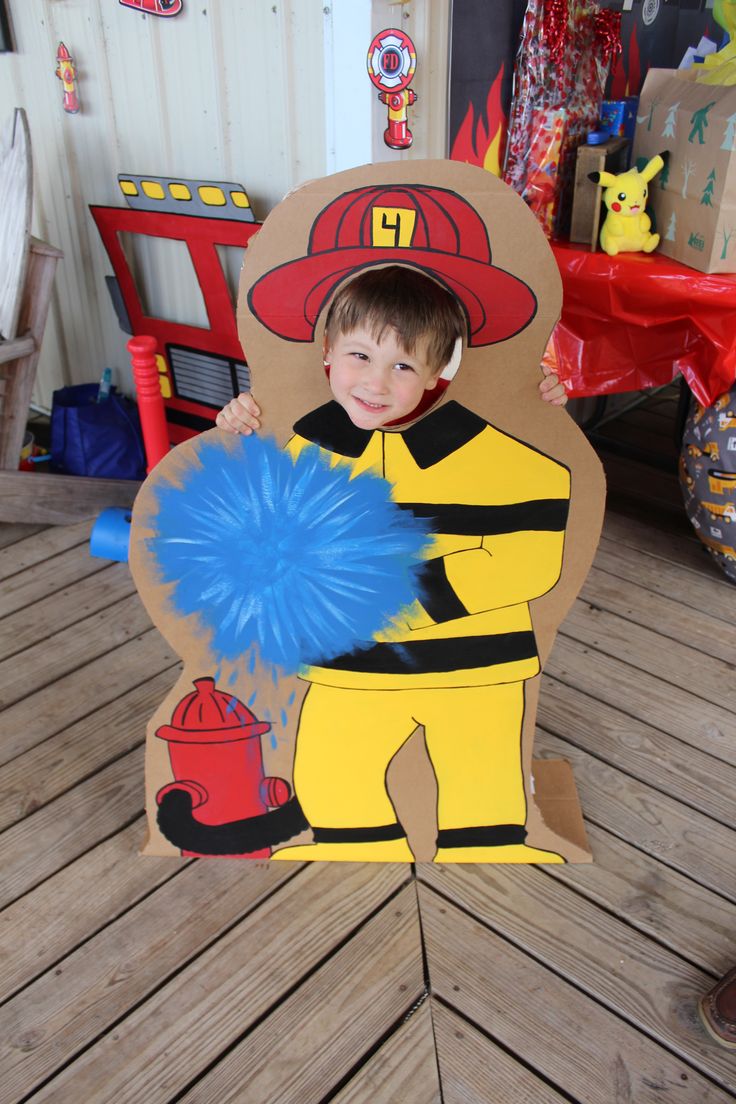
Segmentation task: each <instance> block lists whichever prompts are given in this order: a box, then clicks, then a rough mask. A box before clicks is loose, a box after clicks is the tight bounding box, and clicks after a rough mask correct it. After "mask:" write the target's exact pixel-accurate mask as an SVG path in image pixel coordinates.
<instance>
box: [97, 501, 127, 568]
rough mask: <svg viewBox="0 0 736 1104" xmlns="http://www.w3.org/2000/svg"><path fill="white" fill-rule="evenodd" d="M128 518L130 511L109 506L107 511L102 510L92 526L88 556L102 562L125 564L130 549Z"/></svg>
mask: <svg viewBox="0 0 736 1104" xmlns="http://www.w3.org/2000/svg"><path fill="white" fill-rule="evenodd" d="M130 516H131V515H130V510H124V509H122V508H121V507H119V506H111V507H110V509H109V510H103V511H102V513H101V514H100V515H99V517H98V518H97V521H96V522H95V523H94V525H93V526H92V534H91V536H90V538H89V551H90V555H91V556H99V557H100V559H103V560H117V561H118V563H127V562H128V549H129V547H130Z"/></svg>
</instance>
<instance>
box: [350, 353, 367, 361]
mask: <svg viewBox="0 0 736 1104" xmlns="http://www.w3.org/2000/svg"><path fill="white" fill-rule="evenodd" d="M352 355H353V356H354V357H357V359H358V360H367V359H368V357H367V356H366V354H365V353H353V354H352Z"/></svg>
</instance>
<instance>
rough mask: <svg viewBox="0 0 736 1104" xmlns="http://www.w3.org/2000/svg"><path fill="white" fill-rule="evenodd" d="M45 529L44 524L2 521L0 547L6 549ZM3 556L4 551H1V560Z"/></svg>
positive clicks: (0, 523) (0, 524)
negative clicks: (11, 523) (14, 523)
mask: <svg viewBox="0 0 736 1104" xmlns="http://www.w3.org/2000/svg"><path fill="white" fill-rule="evenodd" d="M43 529H44V527H43V525H22V524H20V523H18V524H16V525H10V524H9V523H7V522H0V549H5V548H7V547H8V546H9V545H11V544H17V543H18V542H19V541H23V540H27V539H28V538H29V537H32V536H34V535H35V534H37V533H42V532H43ZM1 558H2V553H1V552H0V562H1ZM0 574H1V573H0Z"/></svg>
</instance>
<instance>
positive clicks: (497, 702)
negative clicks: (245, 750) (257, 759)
mask: <svg viewBox="0 0 736 1104" xmlns="http://www.w3.org/2000/svg"><path fill="white" fill-rule="evenodd" d="M523 714H524V683H523V682H515V683H507V684H502V685H497V686H476V687H457V688H451V689H432V690H426V689H421V690H345V689H339V688H336V687H331V686H319V685H316V684H315V685H312V686H311V687H310V689H309V692H308V694H307V696H306V698H305V700H304V705H303V708H302V715H301V719H300V723H299V733H298V736H297V745H296V758H295V762H294V789H295V791H296V793H297V795H298V797H299V801H300V802H301V805H302V808H303V810H304V813H305V815H306V817H307V820H308V821H309V823H310V824H311V825H314V826H317V827H320V828H333V827H334V828H351V827H355V828H369V827H374V826H379V825H386V824H391V823H395V822H396V813H395V811H394V808H393V806H392V804H391V801H390V799H389V797H388V794H387V792H386V769H387V767H388V765H389V763H390V762H391V759H392V758H393V756H394V755H395V754H396V752H397V751H398V750H399V748H400V747H401V746H402V744H404V743H405V742H406V740H407V739H408V738H409V737H410V736H411V734H412V732H414V730H415V729H416V728H417V726H418V725H423V726H424V729H425V735H426V741H427V749H428V752H429V756H430V759H431V761H432V765H433V767H434V771H435V774H436V776H437V783H438V792H439V802H438V827H439V828H440V830H442V829H452V828H468V827H475V826H486V825H497V824H517V825H523V824H524V822H525V820H526V799H525V795H524V784H523V775H522V766H521V723H522V719H523Z"/></svg>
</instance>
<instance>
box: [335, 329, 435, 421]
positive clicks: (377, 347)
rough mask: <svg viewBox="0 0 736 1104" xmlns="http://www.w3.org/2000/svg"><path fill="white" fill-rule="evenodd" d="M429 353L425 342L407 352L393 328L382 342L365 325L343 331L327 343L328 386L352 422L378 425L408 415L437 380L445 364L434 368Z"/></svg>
mask: <svg viewBox="0 0 736 1104" xmlns="http://www.w3.org/2000/svg"><path fill="white" fill-rule="evenodd" d="M425 355H426V354H425V348H424V344H423V343H421V342H420V343H419V344H418V345H417V348H416V349H415V350H414V352H413V353H411V354H409V353H407V352H406V350H405V349H404V348H403V346H402V345H401V342H400V339H399V336H398V334H397V333H396V331H395V330H393V329H390V328H388V329H386V331H385V332H384V334H383V336H382V338H381V341H380V343H379V342H377V341H376V340H375V339H374V338H373V337H371V335H370V333H369V332H368V331H367V330H364V329H357V330H353V332H352V333H349V334H340V335H338V337H337V338H336V339H335V341H334V343H333V345H332V347H328V346H325V363H326V364H329V366H330V389H331V391H332V394H333V395H334V396H335V399H336V401H337V402H339V404H340V406H341V407H342V408H343V410H344V411H345V412H346V414H347V415H348V417H349V418H350V421H351V422H352V423H353V425H355V426H358V428H359V429H379V428H380V427H381V426H384V425H386V424H387V423H388V422H396V421H399V420H400V419H402V418H406V417H407V415H409V414H411V412H412V411H413V410H414V409H415V408H416V407H417V405H418V404H419V400H420V399H421V397H422V395H423V393H424V392H425V391H428V390H429V389H430V388H431V387H434V385H435V384H436V383H437V379H438V377H439V375H440V372H441V371H442V369H441V368H438V369H433V368H430V367H429V365H428V364H427V362H426V360H425Z"/></svg>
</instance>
